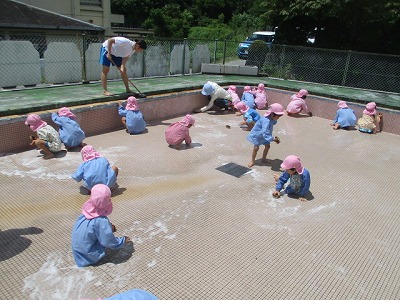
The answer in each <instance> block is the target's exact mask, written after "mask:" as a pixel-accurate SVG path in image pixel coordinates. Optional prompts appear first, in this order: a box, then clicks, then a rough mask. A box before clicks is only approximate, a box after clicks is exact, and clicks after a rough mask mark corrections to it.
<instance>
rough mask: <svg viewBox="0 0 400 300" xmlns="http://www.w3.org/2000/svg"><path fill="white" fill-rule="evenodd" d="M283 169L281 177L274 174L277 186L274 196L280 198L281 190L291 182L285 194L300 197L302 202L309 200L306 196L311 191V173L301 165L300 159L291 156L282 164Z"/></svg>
mask: <svg viewBox="0 0 400 300" xmlns="http://www.w3.org/2000/svg"><path fill="white" fill-rule="evenodd" d="M281 168H282V169H284V171H283V172H282V174H281V175H279V174H274V179H275V182H276V186H275V191H273V192H272V196H274V197H275V198H279V197H280V196H281V190H282V189H284V186H285V184H286V183H287V182H289V183H288V184H287V186H286V188H285V193H286V194H294V195H296V196H298V198H299V200H300V201H305V200H307V199H306V198H305V196H306V194H307V193H309V191H310V183H311V177H310V172H309V171H308V170H307V169H306V168H304V167H303V165H302V164H301V161H300V158H299V157H297V156H296V155H289V156H288V157H286V158H285V160H284V161H283V163H282V164H281Z"/></svg>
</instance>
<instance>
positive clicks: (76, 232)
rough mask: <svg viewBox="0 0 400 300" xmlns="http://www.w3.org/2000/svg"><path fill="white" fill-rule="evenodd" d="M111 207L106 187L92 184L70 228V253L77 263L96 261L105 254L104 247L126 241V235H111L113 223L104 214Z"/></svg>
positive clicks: (113, 229)
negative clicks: (80, 211) (88, 195)
mask: <svg viewBox="0 0 400 300" xmlns="http://www.w3.org/2000/svg"><path fill="white" fill-rule="evenodd" d="M112 210H113V205H112V202H111V190H110V188H109V187H108V186H106V185H104V184H97V185H95V186H94V187H93V188H92V191H91V195H90V198H89V200H87V201H86V202H85V204H84V205H83V207H82V214H81V215H80V216H79V217H78V219H77V220H76V222H75V224H74V227H73V229H72V254H73V256H74V259H75V262H76V264H77V265H78V267H86V266H89V265H92V264H95V263H97V262H98V261H99V260H100V259H102V258H103V257H104V256H105V255H106V252H105V249H106V248H111V249H118V248H121V247H123V246H124V245H125V244H127V243H128V242H130V239H129V238H128V237H126V236H124V237H115V236H114V233H113V232H115V231H116V229H115V226H114V225H112V224H111V222H110V220H109V219H108V217H107V216H108V215H110V214H111V212H112Z"/></svg>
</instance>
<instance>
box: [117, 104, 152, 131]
mask: <svg viewBox="0 0 400 300" xmlns="http://www.w3.org/2000/svg"><path fill="white" fill-rule="evenodd" d="M118 114H119V115H120V116H121V117H125V118H126V127H127V129H128V132H129V133H132V134H138V133H141V132H143V131H144V130H145V129H146V122H145V120H144V118H143V114H142V112H141V111H140V110H128V109H124V107H123V106H119V107H118Z"/></svg>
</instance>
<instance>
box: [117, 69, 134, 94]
mask: <svg viewBox="0 0 400 300" xmlns="http://www.w3.org/2000/svg"><path fill="white" fill-rule="evenodd" d="M120 71H121V77H122V81H123V82H124V85H125V90H126V92H127V93H132V91H131V89H130V88H129V78H128V74H126V67H125V66H124V65H121V69H120Z"/></svg>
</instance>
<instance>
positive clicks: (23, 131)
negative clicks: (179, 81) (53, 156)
mask: <svg viewBox="0 0 400 300" xmlns="http://www.w3.org/2000/svg"><path fill="white" fill-rule="evenodd" d="M242 92H243V87H238V94H239V95H241V94H242ZM292 94H293V92H289V91H285V90H279V89H267V95H268V103H269V104H272V103H280V104H282V105H283V106H284V107H285V108H286V106H287V104H288V103H289V102H290V96H291V95H292ZM306 102H307V105H308V107H309V109H310V110H311V111H312V113H313V117H320V118H324V119H327V123H326V124H327V126H329V124H330V123H331V121H332V120H333V119H334V117H335V114H336V111H337V109H338V107H337V103H338V102H339V100H336V99H330V98H325V97H319V96H312V95H310V96H308V97H307V99H306ZM207 103H208V99H207V98H206V97H205V96H203V95H201V93H199V91H198V90H196V91H186V92H183V93H171V94H164V95H157V96H152V97H151V98H150V97H149V98H145V99H140V100H139V105H140V110H141V111H142V113H143V115H144V118H145V120H146V121H147V122H148V123H149V122H154V121H156V120H163V119H168V118H173V117H177V116H183V115H185V114H188V113H191V112H192V111H193V109H195V108H198V107H202V106H204V105H206V104H207ZM347 104H348V106H349V107H350V108H351V109H353V110H354V111H355V113H356V115H357V117H361V115H362V111H363V109H364V105H362V104H356V103H350V102H347ZM70 108H71V110H72V111H73V113H74V114H75V115H76V116H77V121H78V123H79V124H80V125H81V127H82V129H83V131H84V132H85V133H86V136H93V135H98V134H102V133H106V132H111V131H115V130H121V129H123V126H122V123H121V117H120V116H119V115H118V103H117V101H110V102H106V103H99V104H88V105H81V106H74V107H70ZM56 111H57V109H54V110H46V111H40V112H37V114H39V115H40V116H41V117H42V119H43V120H44V121H46V122H47V123H48V124H50V125H52V126H53V127H54V128H56V129H58V127H57V125H55V124H54V123H53V121H52V120H51V113H53V112H56ZM378 111H380V112H382V113H383V115H384V118H383V122H384V123H383V124H384V125H383V131H384V132H388V133H393V134H398V135H400V122H399V121H400V112H398V111H395V110H390V109H379V108H378ZM260 114H261V115H263V114H264V112H263V111H260ZM26 116H27V115H15V116H9V117H3V118H1V119H0V136H1V137H2V143H1V144H0V154H1V155H6V154H8V153H16V152H21V151H26V150H29V149H32V147H31V146H30V145H29V143H30V140H29V136H30V135H32V134H33V132H32V131H31V130H30V128H29V127H28V126H27V125H25V120H26ZM216 117H218V115H216ZM360 134H361V133H360ZM132 138H134V137H132Z"/></svg>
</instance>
